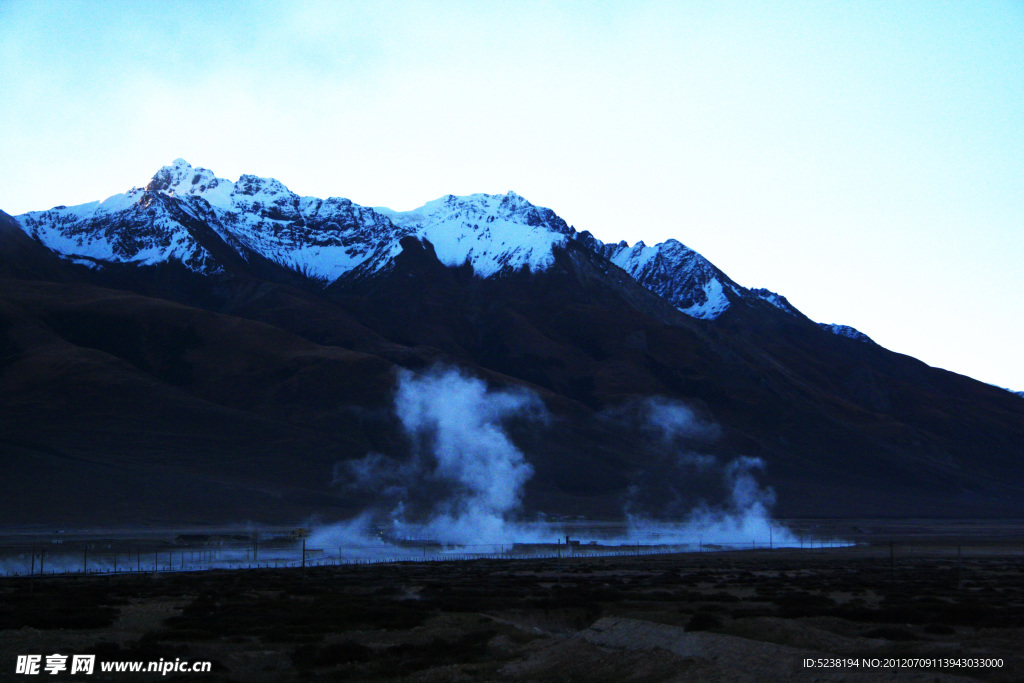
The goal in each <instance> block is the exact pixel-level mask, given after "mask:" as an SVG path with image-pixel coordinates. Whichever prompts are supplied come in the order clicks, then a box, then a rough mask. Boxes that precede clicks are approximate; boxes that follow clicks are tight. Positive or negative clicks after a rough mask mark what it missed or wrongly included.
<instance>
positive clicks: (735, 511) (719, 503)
mask: <svg viewBox="0 0 1024 683" xmlns="http://www.w3.org/2000/svg"><path fill="white" fill-rule="evenodd" d="M394 411H395V415H396V417H397V418H398V420H399V422H400V424H401V426H402V429H403V431H404V433H405V436H406V437H407V440H408V443H409V452H408V454H406V455H404V457H402V456H400V455H398V454H388V453H368V454H367V455H366V456H364V457H362V458H360V459H358V460H353V461H347V462H344V463H339V464H338V465H337V466H336V467H335V472H334V481H335V484H336V485H337V486H338V488H339V490H340V491H341V492H342V493H343V494H351V495H357V494H358V495H360V496H366V495H367V494H372V495H373V499H374V501H375V502H374V504H373V505H371V506H370V507H369V508H367V509H366V510H364V511H363V512H362V513H361V514H360V515H358V516H356V517H354V518H352V519H349V520H346V521H344V522H341V523H337V524H332V525H329V526H325V527H321V528H319V529H315V530H314V532H313V535H312V536H311V538H310V543H311V545H312V546H314V547H322V548H328V549H338V552H339V553H342V554H344V553H345V552H346V550H345V549H349V550H348V551H349V552H353V553H355V552H359V551H360V550H362V551H366V550H367V549H369V548H382V547H388V546H392V547H396V548H397V547H405V548H411V547H416V546H417V544H420V545H423V546H424V547H426V544H428V543H430V544H437V545H440V546H458V547H463V548H467V549H473V548H481V549H483V548H486V547H496V546H501V545H504V544H512V543H545V544H554V543H556V541H558V539H560V538H561V537H562V536H565V535H567V533H568V534H573V535H582V536H585V537H586V538H588V539H592V540H597V541H599V542H601V543H602V544H611V545H614V544H628V545H635V544H651V545H675V546H693V547H697V546H698V545H700V544H702V545H707V546H710V545H714V544H717V545H721V546H736V545H742V546H746V547H749V546H750V544H751V543H752V542H755V543H757V544H759V545H765V546H767V545H768V544H769V543H772V544H773V545H774V546H786V545H797V544H798V543H799V542H800V541H799V539H798V538H797V537H796V536H794V535H793V534H792V533H790V532H789V531H788V530H787V529H785V528H784V527H782V526H781V525H779V524H778V523H774V522H773V521H772V518H771V508H772V506H773V505H774V502H775V495H774V492H773V491H772V490H771V489H770V488H767V487H764V486H762V485H761V484H760V483H759V482H758V480H757V476H756V475H757V474H758V473H759V472H763V470H764V469H765V463H764V462H763V461H762V460H760V459H758V458H751V457H746V456H739V457H732V458H723V457H721V456H717V455H712V454H708V453H706V452H703V451H702V449H701V448H700V446H701V445H702V444H712V443H714V442H715V441H716V440H718V439H719V437H720V435H721V431H722V430H721V428H720V427H719V425H717V424H716V423H715V422H714V421H713V420H710V419H707V418H704V417H701V416H700V415H699V414H698V413H697V412H695V411H694V410H693V409H691V408H690V407H689V406H687V405H686V404H684V403H682V402H679V401H674V400H671V399H666V398H661V397H650V398H645V399H642V400H637V401H632V402H629V403H627V404H624V405H623V406H620V407H619V408H616V409H614V410H610V411H606V412H605V413H604V414H603V415H601V416H599V419H604V420H609V421H612V422H614V423H616V424H617V425H618V426H619V427H622V428H625V429H629V430H632V431H634V432H635V434H636V439H637V440H638V441H643V442H647V443H649V444H650V445H651V447H652V448H654V449H655V450H657V451H658V452H660V453H663V454H665V455H664V457H666V458H671V459H672V462H671V463H670V465H671V469H672V470H673V471H674V472H675V477H674V478H675V479H676V480H677V481H678V483H679V484H680V485H682V484H685V483H693V482H694V481H697V482H708V486H707V493H708V495H707V496H705V497H703V498H702V499H701V500H700V501H699V502H698V503H697V504H695V505H692V506H690V507H689V508H687V509H685V510H681V509H679V507H680V505H681V502H680V501H681V500H683V497H682V496H681V495H680V496H677V500H675V501H674V507H673V506H672V505H668V506H667V508H668V509H667V510H665V513H666V514H667V515H670V516H671V517H672V518H673V519H674V520H676V521H673V522H667V521H662V520H659V518H658V515H657V514H652V512H651V510H650V509H649V508H646V509H641V506H639V505H638V504H637V501H639V500H642V499H644V486H645V483H644V477H643V476H638V478H637V482H636V483H634V484H633V486H631V487H630V491H629V496H628V498H627V499H626V500H625V501H623V507H622V509H621V510H617V511H609V517H611V516H613V515H617V516H619V517H620V518H621V520H622V521H621V523H618V524H612V525H602V526H593V525H591V526H587V527H586V531H585V532H583V533H581V532H580V529H581V526H585V525H583V524H581V523H580V522H576V523H573V524H563V523H549V522H543V521H535V520H529V519H526V518H525V516H524V515H523V513H522V510H521V501H522V498H523V493H524V489H525V487H526V484H527V482H528V481H529V480H530V478H531V477H532V476H533V467H532V466H531V465H530V463H529V462H528V461H527V459H526V457H525V456H524V454H523V453H522V451H520V450H519V448H518V447H517V446H516V444H515V443H513V441H512V439H511V438H510V437H509V429H508V428H509V426H510V425H511V424H512V423H513V422H515V421H519V422H520V423H523V424H526V425H528V426H532V427H533V428H535V429H545V428H548V427H549V425H550V422H551V418H550V416H549V415H548V413H547V410H546V408H545V407H544V404H543V402H542V401H541V400H540V399H539V397H537V396H536V395H535V394H533V393H532V392H529V391H527V390H525V389H521V388H514V389H505V388H492V387H489V386H488V385H487V384H486V382H484V381H483V380H481V379H479V378H476V377H472V376H469V375H467V374H466V373H464V372H463V371H461V370H458V369H455V368H451V367H445V366H435V367H433V368H432V369H430V370H428V371H426V372H422V373H413V372H410V371H407V370H403V371H401V372H400V374H399V377H398V384H397V390H396V392H395V399H394ZM641 474H642V473H641ZM662 483H664V482H662ZM670 487H671V483H670ZM691 488H692V487H691Z"/></svg>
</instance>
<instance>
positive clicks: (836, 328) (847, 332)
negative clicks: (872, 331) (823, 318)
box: [818, 323, 875, 344]
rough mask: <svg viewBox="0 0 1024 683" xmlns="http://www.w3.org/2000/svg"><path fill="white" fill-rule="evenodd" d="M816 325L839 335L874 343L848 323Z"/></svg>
mask: <svg viewBox="0 0 1024 683" xmlns="http://www.w3.org/2000/svg"><path fill="white" fill-rule="evenodd" d="M818 327H820V328H821V329H823V330H825V331H826V332H831V333H832V334H835V335H838V336H840V337H846V338H848V339H853V340H855V341H862V342H869V343H871V344H874V343H875V342H874V340H872V339H871V337H869V336H867V335H866V334H864V333H863V332H861V331H860V330H858V329H856V328H854V327H850V326H849V325H840V324H838V323H818Z"/></svg>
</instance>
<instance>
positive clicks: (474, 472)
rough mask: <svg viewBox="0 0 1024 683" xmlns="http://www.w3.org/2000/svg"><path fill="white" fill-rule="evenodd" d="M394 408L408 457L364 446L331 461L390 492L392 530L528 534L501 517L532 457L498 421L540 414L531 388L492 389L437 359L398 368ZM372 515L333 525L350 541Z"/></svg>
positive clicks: (461, 538)
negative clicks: (422, 368)
mask: <svg viewBox="0 0 1024 683" xmlns="http://www.w3.org/2000/svg"><path fill="white" fill-rule="evenodd" d="M395 413H396V415H397V417H398V419H399V421H400V422H401V425H402V428H403V429H404V431H405V433H406V435H407V436H408V438H409V440H410V442H411V444H412V458H411V459H410V460H409V461H408V462H400V461H398V460H396V459H395V458H392V457H390V456H386V455H381V454H379V453H371V454H369V455H367V456H365V457H363V458H360V459H359V460H355V461H351V462H348V463H345V464H343V465H342V466H340V467H339V468H336V470H335V481H336V482H339V483H341V482H346V483H347V485H348V486H350V487H355V488H363V489H366V488H371V489H376V490H377V491H379V498H381V499H384V500H390V510H389V511H388V514H387V517H389V518H390V526H391V529H390V534H391V535H393V536H395V537H396V538H405V537H409V536H410V535H415V536H417V537H419V538H429V539H433V540H439V541H443V542H446V543H461V544H479V543H504V542H510V541H512V540H515V539H516V538H518V539H521V540H526V537H527V536H529V535H530V532H529V530H528V529H527V528H526V527H524V526H521V525H513V524H511V523H510V520H509V518H510V516H511V515H512V513H514V512H515V511H516V509H517V508H518V507H519V503H520V500H521V498H522V495H523V487H524V485H525V484H526V482H527V480H529V479H530V477H531V476H533V467H531V466H530V464H529V463H528V462H526V459H525V458H524V457H523V454H522V452H520V451H519V449H518V448H516V446H515V444H513V443H512V441H511V440H510V439H509V437H508V436H507V434H506V433H505V429H504V423H506V422H507V421H509V420H511V419H513V418H517V417H518V418H524V419H527V420H531V421H541V422H542V421H545V420H546V419H547V414H546V411H545V409H544V406H543V403H542V402H541V401H540V399H538V398H537V396H536V395H534V394H532V393H530V392H528V391H526V390H515V389H491V388H488V386H487V384H486V383H485V382H483V381H482V380H480V379H477V378H474V377H469V376H467V375H465V374H464V373H462V372H461V371H459V370H456V369H452V368H443V367H435V368H434V369H432V370H430V371H428V372H427V373H425V374H422V375H417V374H413V373H411V372H408V371H405V370H403V371H402V372H401V373H400V375H399V378H398V391H397V393H396V395H395ZM371 520H372V515H364V516H363V517H361V518H360V519H359V520H356V521H355V522H351V523H349V524H347V525H345V527H344V528H343V529H339V530H338V531H339V534H342V535H343V536H344V537H345V538H346V539H348V540H349V541H350V542H351V541H352V539H353V537H357V536H358V532H359V531H360V530H361V529H365V528H366V527H367V526H368V525H369V523H370V522H371ZM517 532H518V536H517ZM318 540H319V539H318ZM324 540H327V539H324Z"/></svg>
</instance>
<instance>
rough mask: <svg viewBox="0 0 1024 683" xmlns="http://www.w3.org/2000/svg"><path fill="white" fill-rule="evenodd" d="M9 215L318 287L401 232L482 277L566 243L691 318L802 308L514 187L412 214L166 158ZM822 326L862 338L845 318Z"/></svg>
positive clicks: (104, 260) (145, 256) (86, 260)
mask: <svg viewBox="0 0 1024 683" xmlns="http://www.w3.org/2000/svg"><path fill="white" fill-rule="evenodd" d="M17 220H18V222H19V223H20V225H21V227H22V229H23V230H24V231H25V232H26V233H27V234H28V235H29V236H31V237H33V238H35V239H36V240H38V241H39V242H41V243H42V244H44V245H45V246H47V247H48V248H50V249H51V250H53V251H54V252H56V253H57V254H59V255H61V256H62V257H64V258H65V259H68V260H70V261H72V262H74V263H78V264H82V265H87V266H89V267H91V268H102V267H103V266H104V265H105V264H108V263H110V264H114V263H121V264H124V263H128V264H135V265H140V266H147V265H155V264H158V263H164V262H177V263H180V264H182V265H184V266H185V267H186V268H188V269H189V270H191V271H193V272H196V273H202V274H206V275H219V274H222V273H224V272H225V269H226V264H225V259H224V258H223V257H224V255H226V254H227V255H231V256H233V257H235V258H237V257H240V258H241V259H242V260H243V261H245V262H251V261H252V260H253V259H254V258H257V257H258V258H262V259H266V260H268V261H270V262H272V263H276V264H278V265H279V266H282V267H284V268H287V269H289V270H291V271H294V272H295V273H298V274H300V275H302V276H304V277H305V278H308V279H310V280H313V281H316V282H318V283H320V284H321V285H327V284H330V283H333V282H336V281H338V280H339V279H342V278H349V279H359V278H363V277H372V276H373V275H374V274H377V273H380V272H382V271H386V270H388V269H389V268H390V267H391V265H392V264H393V262H394V259H395V258H396V257H397V256H398V254H399V253H401V251H402V247H401V240H402V238H403V237H408V236H415V237H417V238H419V239H420V240H426V241H429V242H430V243H431V244H432V245H433V247H434V250H435V252H436V255H437V258H438V259H439V260H440V261H441V262H442V263H443V264H445V265H447V266H450V267H459V266H463V265H466V264H468V265H469V266H470V267H472V269H473V272H474V274H475V275H476V276H478V277H482V278H489V277H495V276H499V275H501V274H504V273H511V272H517V271H521V270H524V269H525V270H529V271H533V272H537V271H543V270H546V269H547V268H549V267H550V266H551V265H552V263H554V260H555V251H556V249H558V248H564V247H565V246H566V245H567V243H568V242H569V241H570V240H574V241H575V242H576V243H577V244H579V245H582V246H584V247H585V248H588V249H590V250H592V251H593V252H595V253H596V254H598V255H599V256H601V257H603V258H605V259H607V260H608V261H610V262H611V263H612V264H614V265H616V266H618V267H619V268H621V269H622V270H624V271H625V272H626V273H628V274H629V275H630V276H631V277H632V278H633V279H634V280H636V282H638V283H639V284H641V285H643V286H644V287H646V288H647V289H649V290H651V291H653V292H655V293H657V294H659V295H660V296H662V297H663V298H665V299H667V300H668V301H669V302H671V303H672V305H673V306H675V307H676V308H677V309H678V310H680V311H682V312H683V313H685V314H687V315H689V316H691V317H693V318H700V319H704V320H715V319H716V318H718V317H719V316H721V315H722V314H723V313H725V311H727V310H728V309H729V307H730V306H732V305H735V304H736V303H737V302H740V301H744V302H747V303H748V304H756V303H757V302H763V303H767V304H769V305H771V306H773V307H775V308H776V309H778V310H780V311H783V312H785V313H788V314H790V315H794V316H798V317H802V314H801V313H800V312H799V311H798V310H797V309H796V308H795V307H793V306H792V304H790V303H789V301H787V300H786V298H785V297H783V296H781V295H779V294H776V293H774V292H771V291H769V290H766V289H747V288H745V287H742V286H740V285H738V284H737V283H735V282H734V281H733V280H732V279H731V278H729V277H728V276H727V275H726V274H725V273H723V272H722V271H721V270H719V269H718V268H716V267H715V266H714V265H713V264H712V263H711V262H710V261H708V260H707V259H705V258H704V257H703V256H701V255H700V254H699V253H697V252H696V251H694V250H692V249H690V248H688V247H686V246H685V245H683V244H681V243H680V242H678V241H676V240H668V241H666V242H662V243H660V244H656V245H654V246H647V245H646V244H644V243H643V242H637V243H636V244H634V245H632V246H630V245H628V244H627V243H626V242H624V241H623V242H618V243H609V244H605V243H603V242H601V241H600V240H598V239H596V238H594V237H593V236H592V235H591V234H590V233H589V232H586V231H584V232H579V233H578V232H576V230H575V229H574V228H572V227H570V226H569V225H567V224H566V222H565V221H564V220H562V219H561V218H560V217H559V216H558V215H557V214H555V212H554V211H552V210H551V209H547V208H542V207H538V206H534V205H533V204H531V203H530V202H529V201H527V200H526V199H524V198H523V197H521V196H519V195H518V194H516V193H514V192H509V193H508V194H505V195H488V194H473V195H469V196H463V197H459V196H454V195H448V196H446V197H442V198H440V199H437V200H434V201H431V202H428V203H427V204H425V205H423V206H422V207H420V208H418V209H414V210H412V211H393V210H391V209H386V208H370V207H364V206H359V205H358V204H354V203H353V202H352V201H350V200H348V199H344V198H340V197H331V198H328V199H319V198H316V197H300V196H299V195H297V194H295V193H294V192H292V191H290V190H289V189H288V188H287V187H286V186H285V185H284V184H283V183H281V182H280V181H278V180H275V179H272V178H260V177H257V176H254V175H243V176H241V177H240V178H239V179H238V180H237V181H235V182H232V181H230V180H226V179H224V178H218V177H217V176H216V175H215V174H214V173H213V172H212V171H210V170H208V169H205V168H194V167H192V166H191V165H190V164H189V163H188V162H186V161H185V160H183V159H177V160H175V161H174V163H172V164H171V165H169V166H165V167H164V168H162V169H160V170H159V171H157V173H156V174H155V175H154V176H153V178H152V180H151V181H150V182H149V183H148V184H147V185H146V186H145V187H144V188H137V187H136V188H132V189H131V190H129V191H128V192H125V193H123V194H118V195H114V196H112V197H110V198H108V199H106V200H104V201H102V202H92V203H89V204H82V205H79V206H72V207H66V206H58V207H55V208H53V209H50V210H48V211H33V212H29V213H26V214H23V215H21V216H18V217H17ZM225 247H226V249H225ZM215 254H216V255H215ZM822 327H823V329H826V330H828V331H830V332H833V333H835V334H838V335H841V336H847V337H852V338H861V337H863V338H864V339H867V338H866V337H864V336H863V335H860V333H858V332H856V331H855V330H853V331H852V332H851V330H852V328H847V327H845V326H841V325H822ZM857 335H860V336H859V337H858V336H857Z"/></svg>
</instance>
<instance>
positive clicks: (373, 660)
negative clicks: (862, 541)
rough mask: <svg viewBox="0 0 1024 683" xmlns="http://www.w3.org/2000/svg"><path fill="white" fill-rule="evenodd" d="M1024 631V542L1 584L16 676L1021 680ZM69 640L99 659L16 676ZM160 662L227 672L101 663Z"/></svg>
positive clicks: (6, 642)
mask: <svg viewBox="0 0 1024 683" xmlns="http://www.w3.org/2000/svg"><path fill="white" fill-rule="evenodd" d="M1022 643H1024V549H1022V548H1021V546H1020V544H1019V543H1017V544H1016V546H1015V547H1013V546H1012V545H1007V544H1004V545H1003V546H986V547H982V548H968V549H966V551H962V552H961V553H960V554H959V555H957V553H956V552H955V549H952V550H951V548H950V547H949V546H945V547H938V546H933V545H926V544H921V545H919V546H915V547H908V546H901V548H900V553H899V554H898V555H897V554H896V553H891V551H890V548H889V547H888V546H887V545H886V544H877V545H875V546H856V547H847V548H825V549H813V550H811V549H804V550H799V549H790V550H755V551H743V552H740V551H734V552H704V553H687V554H677V555H656V556H644V557H613V558H583V557H580V558H572V559H568V558H563V559H562V560H560V561H559V560H555V559H551V560H497V559H496V560H476V561H462V562H432V563H423V564H419V563H401V564H380V565H369V566H342V567H307V568H295V569H252V570H237V571H226V570H219V571H205V572H185V573H167V574H135V575H119V576H78V577H71V576H67V577H64V576H60V577H47V578H45V579H43V578H40V577H36V578H34V579H31V580H30V579H28V578H25V577H19V578H7V579H0V680H20V681H27V680H33V679H40V678H45V679H47V680H63V679H75V680H118V681H125V680H157V679H162V680H167V681H184V680H195V681H238V682H239V683H243V682H247V681H254V682H259V681H321V680H323V681H326V680H352V681H424V682H427V681H438V682H440V681H537V682H538V683H547V682H556V681H559V682H561V681H587V682H593V681H598V682H600V681H608V682H612V681H616V682H617V681H635V682H637V683H639V682H643V681H692V680H703V681H772V680H796V681H841V680H846V681H879V680H881V681H889V680H893V681H895V680H899V681H904V680H907V681H958V680H983V681H1020V680H1024V647H1022ZM53 653H61V654H66V655H67V654H74V653H81V654H95V655H96V656H97V662H98V663H97V670H96V672H95V673H94V674H92V675H90V676H84V675H80V676H71V675H69V674H68V673H67V672H63V673H61V674H58V675H46V674H43V675H39V676H26V675H18V674H16V673H15V663H16V659H17V656H18V655H25V654H40V655H43V656H44V658H45V656H46V655H49V654H53ZM160 659H163V660H165V661H173V660H175V659H180V660H183V661H185V660H187V661H197V660H209V661H212V662H213V671H212V672H209V673H196V674H173V673H172V674H169V675H166V676H161V675H160V674H159V673H142V674H137V675H134V677H133V675H132V674H126V673H108V674H104V673H102V672H101V671H99V662H103V661H126V660H132V661H136V660H137V661H156V660H160ZM920 660H924V661H920ZM985 660H994V661H990V662H986V661H985ZM808 662H811V663H814V664H815V666H814V667H809V666H807V663H808ZM853 663H856V664H857V666H851V664H853ZM996 663H998V664H999V666H996V665H995V664H996ZM971 664H974V666H971ZM986 664H987V665H986ZM826 665H831V666H826ZM836 665H839V666H836ZM897 665H899V666H897Z"/></svg>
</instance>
